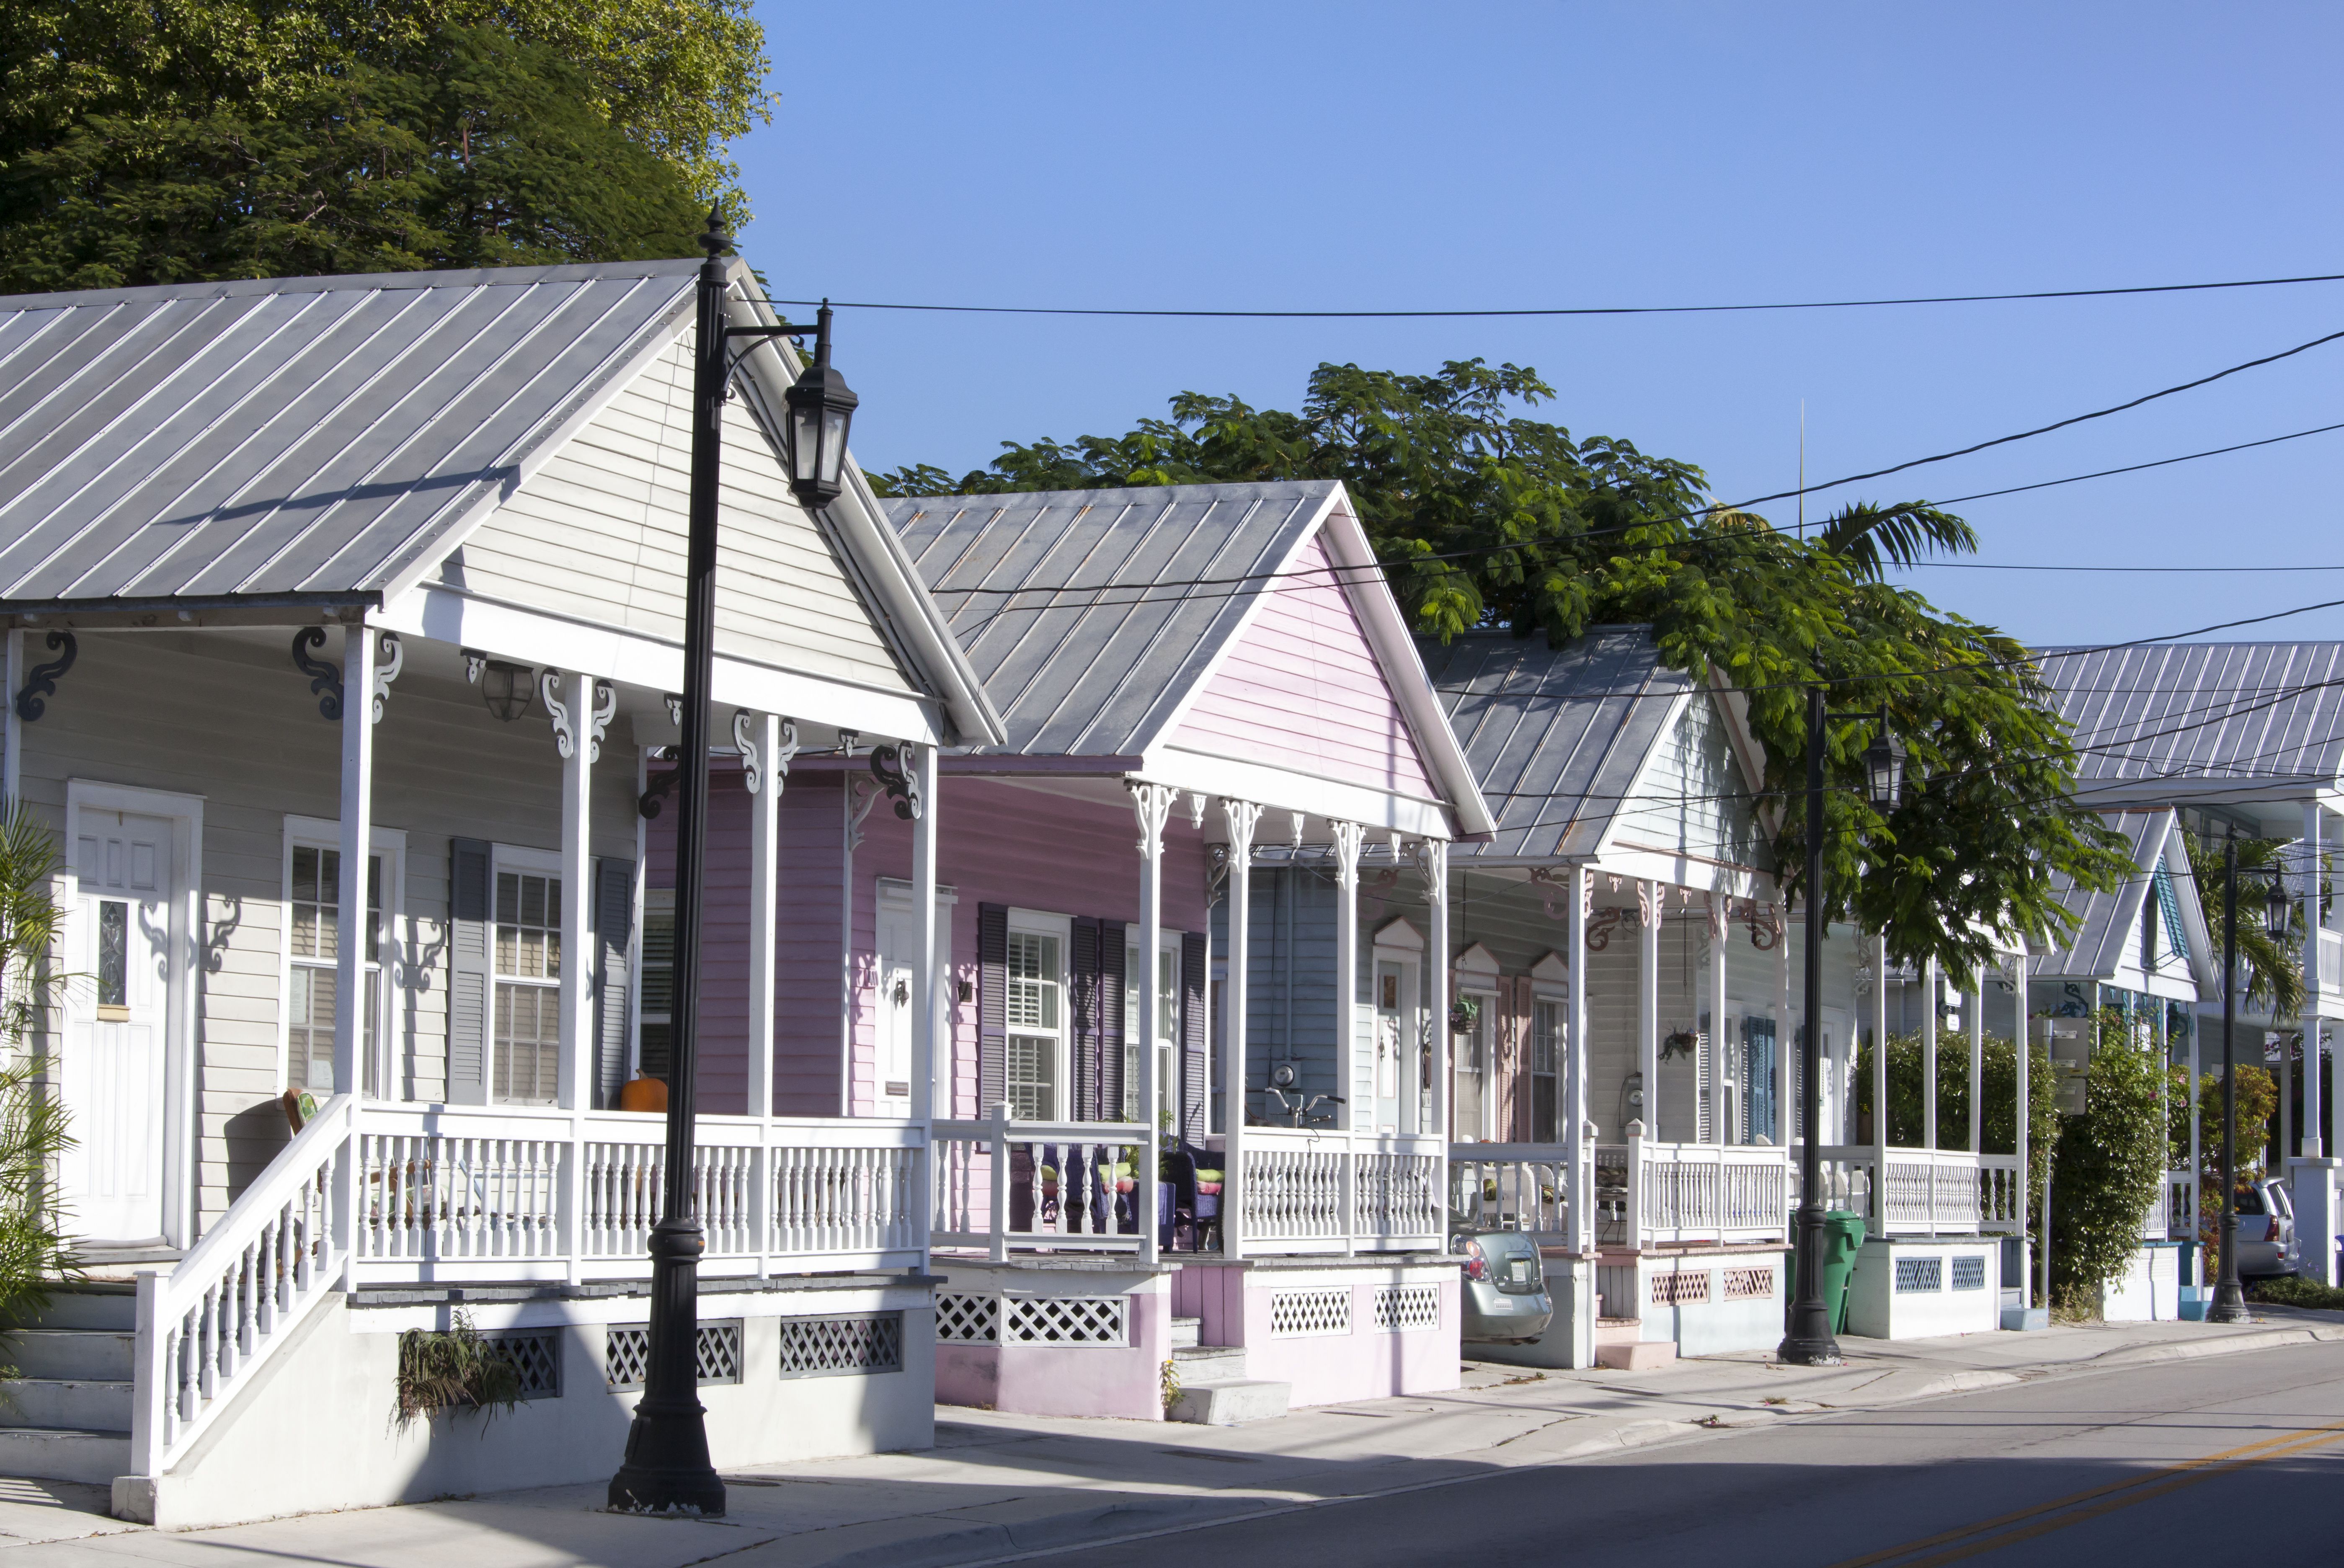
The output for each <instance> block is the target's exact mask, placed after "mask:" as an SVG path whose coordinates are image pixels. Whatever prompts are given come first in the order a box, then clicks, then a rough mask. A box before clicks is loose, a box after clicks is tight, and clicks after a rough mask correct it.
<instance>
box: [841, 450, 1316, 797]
mask: <svg viewBox="0 0 2344 1568" xmlns="http://www.w3.org/2000/svg"><path fill="white" fill-rule="evenodd" d="M1338 490H1339V485H1338V483H1337V482H1336V481H1332V480H1310V481H1287V482H1279V483H1274V484H1220V485H1176V486H1172V487H1169V488H1165V489H1138V490H1084V491H1036V492H1030V493H1026V494H1017V495H999V496H942V497H922V498H899V499H895V500H889V501H883V502H882V505H883V506H884V507H885V509H886V512H887V516H888V520H889V521H891V522H892V523H894V526H895V528H896V529H897V530H898V531H900V532H901V533H902V535H903V539H904V548H905V549H906V550H907V551H909V552H910V554H911V557H912V560H913V561H914V564H915V565H916V566H917V567H918V569H919V572H920V575H921V576H922V577H923V578H924V580H925V581H926V582H927V584H928V588H929V591H930V592H931V593H933V594H934V595H935V598H936V601H937V602H938V604H939V605H940V606H941V607H942V608H943V610H944V612H945V616H946V617H947V619H948V620H949V622H950V623H951V626H952V630H953V632H954V634H955V637H957V638H958V640H959V642H960V646H961V649H962V651H963V652H965V654H966V655H967V657H968V661H969V663H971V664H972V665H973V666H975V670H976V672H977V674H978V675H979V677H980V678H981V679H982V680H983V681H984V683H985V694H986V695H987V696H988V697H990V698H991V699H992V701H993V704H994V706H995V709H996V710H997V711H998V712H999V713H1000V714H1001V717H1002V721H1003V723H1004V724H1005V727H1006V729H1007V732H1008V739H1007V741H1006V742H1005V744H1003V745H1002V746H1000V747H997V748H993V749H995V750H998V751H1004V752H1009V753H1015V754H1030V755H1036V756H1135V755H1137V754H1139V753H1140V752H1141V751H1143V750H1144V749H1145V748H1146V746H1147V744H1148V743H1149V742H1150V741H1151V740H1153V739H1154V738H1155V737H1156V736H1157V733H1158V732H1159V731H1161V730H1162V729H1163V727H1164V726H1165V725H1166V723H1168V722H1169V721H1170V719H1171V718H1172V716H1173V714H1174V713H1175V712H1176V711H1177V708H1178V706H1179V704H1180V703H1181V702H1182V701H1183V700H1184V699H1185V698H1186V697H1187V695H1188V693H1189V692H1190V690H1191V689H1192V688H1193V687H1194V686H1195V685H1196V683H1197V682H1198V681H1199V680H1200V679H1201V678H1202V677H1203V675H1204V673H1205V672H1206V670H1207V667H1208V666H1209V665H1210V664H1211V663H1212V661H1213V658H1214V656H1215V655H1216V654H1217V653H1218V652H1220V650H1221V649H1222V647H1223V646H1224V645H1225V644H1226V643H1227V642H1228V640H1229V638H1230V637H1231V636H1233V635H1234V634H1235V633H1236V632H1237V630H1238V626H1239V625H1240V624H1241V623H1242V622H1243V621H1244V620H1245V617H1246V614H1247V612H1248V611H1249V610H1250V609H1251V608H1252V607H1253V604H1254V603H1255V602H1256V600H1257V599H1258V597H1259V596H1260V595H1261V594H1262V593H1265V592H1268V591H1269V590H1271V589H1272V588H1274V587H1276V585H1277V584H1276V582H1275V581H1274V580H1268V579H1262V580H1258V581H1256V582H1249V583H1248V582H1231V583H1226V584H1220V585H1207V586H1201V587H1196V588H1186V587H1179V586H1177V584H1178V583H1181V582H1187V581H1189V580H1193V579H1199V578H1204V579H1215V578H1241V577H1245V576H1247V575H1248V574H1249V573H1258V572H1273V571H1276V570H1278V567H1279V566H1280V565H1282V564H1283V563H1284V561H1286V560H1287V558H1288V556H1289V555H1291V554H1292V553H1293V551H1294V550H1295V548H1296V547H1297V546H1298V544H1299V543H1300V542H1301V541H1302V540H1303V538H1304V537H1305V536H1306V535H1307V534H1308V532H1309V531H1310V530H1311V529H1312V527H1313V526H1315V525H1316V524H1317V522H1318V519H1319V518H1320V517H1321V516H1322V514H1323V513H1324V511H1325V510H1326V507H1327V505H1328V503H1329V500H1330V498H1332V497H1333V496H1334V494H1335V493H1336V491H1338ZM1166 582H1171V583H1174V584H1176V586H1170V587H1166V586H1158V585H1159V584H1163V583H1166ZM1028 583H1036V584H1042V585H1044V586H1041V587H1037V588H1036V589H1035V590H1034V591H1033V592H1030V593H1020V594H1016V595H1015V596H1010V595H1005V594H1003V593H1000V592H985V593H977V594H970V593H957V592H954V590H955V589H969V588H977V589H986V590H1003V589H1017V588H1022V587H1024V586H1025V585H1026V584H1028ZM1066 585H1073V586H1072V588H1071V589H1069V588H1068V587H1067V586H1066ZM1102 587H1104V588H1107V589H1110V590H1113V589H1123V590H1128V591H1129V592H1106V593H1100V592H1093V591H1092V590H1096V589H1098V588H1102Z"/></svg>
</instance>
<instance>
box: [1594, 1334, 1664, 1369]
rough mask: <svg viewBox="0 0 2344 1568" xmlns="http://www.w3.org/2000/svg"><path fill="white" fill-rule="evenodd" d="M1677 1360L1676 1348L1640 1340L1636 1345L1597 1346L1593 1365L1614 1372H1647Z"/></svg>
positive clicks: (1657, 1341)
mask: <svg viewBox="0 0 2344 1568" xmlns="http://www.w3.org/2000/svg"><path fill="white" fill-rule="evenodd" d="M1676 1359H1677V1348H1676V1346H1674V1345H1672V1344H1671V1343H1670V1342H1669V1341H1668V1340H1642V1341H1639V1342H1638V1343H1636V1344H1632V1345H1628V1344H1610V1345H1605V1344H1598V1345H1597V1346H1596V1347H1595V1364H1596V1365H1597V1366H1599V1367H1609V1368H1611V1370H1612V1371H1615V1372H1649V1371H1653V1370H1655V1369H1656V1368H1660V1367H1665V1366H1667V1365H1669V1364H1670V1363H1671V1362H1672V1361H1675V1360H1676Z"/></svg>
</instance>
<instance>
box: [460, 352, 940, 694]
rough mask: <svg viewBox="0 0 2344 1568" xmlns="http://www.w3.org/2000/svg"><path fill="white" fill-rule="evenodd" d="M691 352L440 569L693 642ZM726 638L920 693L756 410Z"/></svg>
mask: <svg viewBox="0 0 2344 1568" xmlns="http://www.w3.org/2000/svg"><path fill="white" fill-rule="evenodd" d="M691 392H692V364H691V356H690V353H689V352H688V350H687V349H686V348H685V346H684V344H683V342H682V340H681V339H679V340H678V341H677V342H676V343H675V344H674V345H672V346H671V347H670V349H668V351H667V352H666V353H664V354H663V355H662V356H661V357H660V358H659V359H656V360H654V361H653V362H652V364H651V365H650V366H649V367H648V368H647V369H644V370H643V371H642V374H641V375H639V376H638V377H637V378H636V379H635V380H634V381H633V382H632V383H631V384H630V385H629V386H627V387H625V388H623V389H621V391H620V392H619V393H618V395H617V397H616V398H615V399H614V400H612V402H611V404H610V406H609V407H608V408H606V409H605V410H603V411H602V412H601V413H600V414H598V415H597V416H596V417H595V418H594V419H593V420H591V421H590V422H589V423H588V424H587V426H586V427H585V428H584V429H583V430H581V431H580V432H579V434H578V435H576V436H575V437H573V438H572V439H571V440H570V441H569V442H568V443H567V444H566V445H564V446H563V447H562V449H561V450H560V451H558V452H556V453H554V454H553V455H552V456H551V457H550V458H549V459H548V460H546V462H545V464H544V466H543V467H542V468H541V470H539V471H538V472H537V473H535V474H533V475H532V476H531V477H530V479H529V481H527V482H526V483H524V484H522V485H521V486H520V489H519V490H518V491H515V492H514V494H513V496H512V498H511V499H510V501H506V502H505V504H504V505H503V506H501V507H500V508H499V509H498V511H496V513H495V514H494V515H492V516H491V517H490V518H489V520H488V521H486V522H484V523H483V524H482V525H481V526H480V528H479V529H478V530H476V531H474V532H473V533H472V534H471V535H470V537H469V538H467V539H466V541H465V542H464V545H463V548H462V549H460V550H459V551H456V552H454V553H453V554H452V555H450V557H449V559H448V561H446V562H445V563H444V564H443V566H442V567H441V568H440V576H441V580H442V581H443V582H448V583H450V584H452V585H455V586H459V587H463V588H467V589H470V590H472V591H474V592H480V593H485V594H489V595H491V596H493V597H496V598H501V599H510V600H515V601H518V602H524V603H529V604H536V605H542V606H544V607H546V608H549V609H552V610H558V611H560V612H563V613H565V614H571V615H578V616H582V617H584V618H586V619H588V620H591V621H596V622H604V623H607V624H611V625H617V626H624V627H626V628H628V629H630V630H631V631H636V632H648V633H651V634H652V635H656V636H661V637H667V638H671V639H681V638H682V634H683V566H684V539H685V530H686V524H687V521H688V513H687V507H688V499H689V491H690V486H691V470H690V460H691V427H690V404H691ZM723 461H724V466H723V484H722V490H721V491H720V505H721V507H722V519H723V523H724V527H723V531H722V536H721V538H720V541H719V544H718V550H717V572H716V647H717V651H718V652H722V653H726V654H729V655H733V656H737V657H740V658H743V659H750V660H754V661H757V662H760V663H767V664H773V665H778V666H780V667H782V668H784V669H789V670H795V671H799V672H803V673H807V674H813V675H821V676H827V677H832V678H835V679H841V680H849V681H855V682H860V683H864V684H866V685H872V686H876V687H879V688H882V689H884V690H886V691H891V692H910V691H912V690H913V689H914V688H913V686H912V683H911V682H910V681H909V680H908V678H907V677H906V676H905V674H904V670H903V667H902V665H901V664H900V663H899V662H898V661H897V659H896V657H895V655H894V652H893V650H891V649H890V648H889V647H888V645H887V643H886V642H885V641H884V638H883V637H882V635H881V633H880V632H879V631H878V630H877V628H876V626H875V625H874V622H873V619H872V616H871V613H870V612H869V611H868V610H867V609H866V608H865V607H864V602H863V600H862V597H861V595H860V594H859V593H858V592H856V590H855V587H854V582H853V579H852V577H851V576H850V574H849V573H848V571H847V569H846V567H845V566H844V563H843V561H842V559H841V557H840V555H839V552H838V551H837V550H836V549H835V548H834V546H833V544H832V543H831V541H830V540H829V539H828V538H827V537H826V535H825V534H824V533H823V530H822V529H821V528H820V527H818V526H817V525H816V524H815V522H814V521H813V520H812V519H811V518H809V517H808V516H807V515H806V513H805V511H803V509H802V508H801V507H800V506H799V505H798V503H797V501H795V499H794V498H793V497H792V496H791V494H790V488H789V481H788V477H787V475H786V474H785V472H784V471H783V467H782V464H781V460H780V459H779V457H778V456H777V455H776V453H775V450H774V448H773V443H772V442H771V441H770V440H767V439H766V436H765V434H764V431H763V428H762V427H761V426H760V425H759V424H758V423H757V420H756V419H755V417H754V416H753V415H752V414H751V413H750V412H749V411H748V410H747V408H746V406H745V405H744V404H743V403H742V402H741V401H739V400H735V401H733V402H732V403H729V404H727V405H726V406H725V412H724V460H723Z"/></svg>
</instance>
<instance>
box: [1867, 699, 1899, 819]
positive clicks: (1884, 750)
mask: <svg viewBox="0 0 2344 1568" xmlns="http://www.w3.org/2000/svg"><path fill="white" fill-rule="evenodd" d="M1903 790H1904V746H1903V745H1901V744H1898V742H1897V739H1896V737H1895V736H1894V735H1892V734H1890V733H1888V723H1887V715H1886V713H1883V714H1882V715H1881V724H1880V728H1879V730H1878V731H1877V732H1875V733H1874V735H1873V737H1872V744H1870V745H1868V746H1866V747H1864V794H1865V795H1866V796H1867V797H1868V798H1869V799H1870V800H1871V802H1872V805H1873V809H1874V810H1875V811H1887V810H1889V809H1890V808H1891V807H1893V806H1894V805H1895V804H1896V797H1897V795H1898V794H1901V793H1902V792H1903Z"/></svg>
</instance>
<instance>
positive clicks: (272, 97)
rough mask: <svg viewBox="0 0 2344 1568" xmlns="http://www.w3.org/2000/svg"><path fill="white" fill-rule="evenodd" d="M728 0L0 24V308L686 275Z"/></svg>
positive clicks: (167, 7) (270, 2)
mask: <svg viewBox="0 0 2344 1568" xmlns="http://www.w3.org/2000/svg"><path fill="white" fill-rule="evenodd" d="M763 69H764V60H763V54H762V35H761V34H760V33H759V31H758V29H757V27H756V25H755V24H754V23H753V22H752V21H751V20H750V19H749V18H748V15H747V12H746V6H745V0H674V3H671V4H656V3H654V0H616V3H614V4H611V5H601V6H588V5H563V4H551V3H549V0H524V3H520V4H514V5H503V6H491V5H480V4H475V3H472V0H463V3H455V0H450V3H444V4H432V3H429V0H387V3H385V4H380V5H357V4H355V3H351V4H341V3H338V0H292V3H286V0H160V3H157V4H131V3H129V0H93V3H89V4H56V3H35V4H30V5H18V6H13V7H7V8H0V289H8V290H30V289H41V288H96V287H108V286H116V285H124V284H138V283H160V282H177V281H185V280H191V279H201V278H237V277H266V276H286V275H298V274H305V273H321V272H338V271H353V270H399V269H406V268H421V267H451V266H452V267H464V266H474V265H497V264H500V263H510V262H528V261H560V260H620V259H635V258H643V257H652V256H682V255H692V254H696V253H697V246H696V244H695V243H694V239H693V237H694V235H695V234H696V233H697V231H698V229H699V228H700V227H701V221H702V214H703V213H704V212H705V210H706V207H707V205H708V201H709V200H710V199H712V198H714V199H720V200H722V202H723V203H724V204H725V205H726V207H727V208H728V210H729V212H730V214H731V216H732V217H733V218H734V219H735V220H736V221H737V220H738V218H739V217H742V216H743V215H744V208H743V206H742V204H741V202H740V199H739V192H738V188H737V186H736V185H735V183H734V180H733V172H734V171H732V168H731V166H730V165H727V164H725V163H723V162H722V157H721V153H722V142H723V139H724V138H725V137H729V136H732V135H736V134H738V133H739V132H740V131H743V130H745V129H746V128H747V126H748V125H749V123H750V121H751V120H752V119H753V117H755V116H760V115H762V114H763V113H764V112H765V109H766V106H767V100H766V98H765V96H764V95H763V89H762V87H761V86H758V84H759V83H760V82H761V81H762V77H763Z"/></svg>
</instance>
